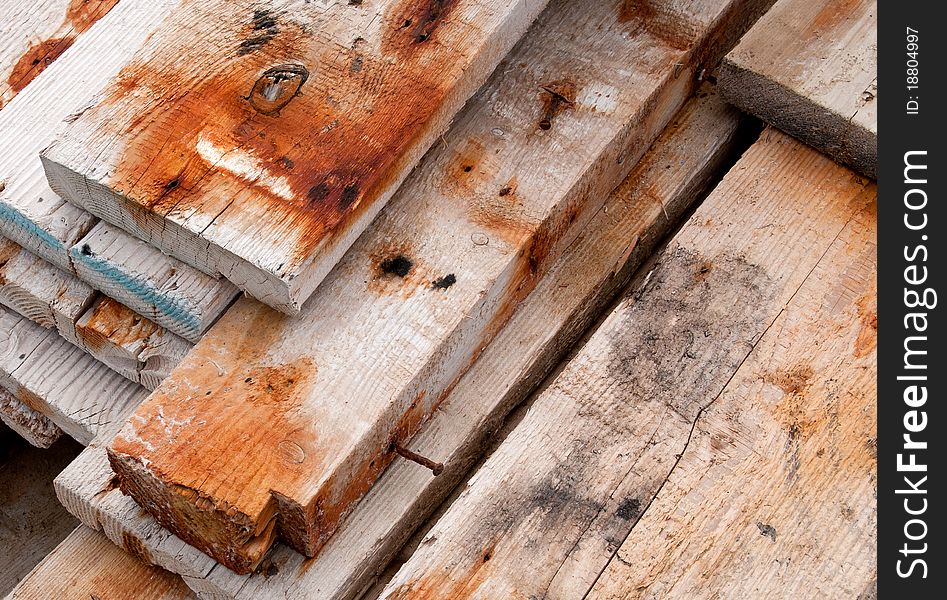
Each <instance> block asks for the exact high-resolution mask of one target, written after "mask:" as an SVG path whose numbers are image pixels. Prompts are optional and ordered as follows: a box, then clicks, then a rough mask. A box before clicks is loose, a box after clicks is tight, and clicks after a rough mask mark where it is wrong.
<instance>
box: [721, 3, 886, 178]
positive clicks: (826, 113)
mask: <svg viewBox="0 0 947 600" xmlns="http://www.w3.org/2000/svg"><path fill="white" fill-rule="evenodd" d="M877 26H878V9H877V6H876V2H875V0H815V1H813V0H780V1H779V2H777V3H776V5H775V6H774V7H773V9H772V10H771V11H770V12H769V13H767V14H766V16H764V17H763V18H762V19H760V21H759V23H757V24H756V25H755V26H754V27H753V29H751V30H750V31H749V33H747V35H746V36H745V37H744V38H743V39H742V40H741V41H740V44H739V45H738V46H737V47H736V48H735V49H734V50H733V52H731V53H730V54H729V55H728V56H727V57H726V59H725V60H724V64H723V67H722V68H721V73H720V90H721V93H722V94H723V95H724V96H725V97H726V98H727V100H729V101H730V102H733V103H734V104H736V105H737V106H739V107H740V108H742V109H743V110H745V111H747V112H750V113H752V114H754V115H756V116H758V117H759V118H761V119H763V120H764V121H767V122H769V123H771V124H773V125H775V126H776V127H779V128H780V129H782V130H783V131H786V132H787V133H789V134H790V135H793V136H796V137H797V138H799V139H800V140H802V141H804V142H806V143H807V144H809V145H810V146H812V147H814V148H816V149H818V150H821V151H823V152H825V153H826V154H828V155H829V156H831V157H832V158H834V159H835V160H837V161H839V162H840V163H842V164H846V165H849V166H851V167H853V168H854V169H856V170H858V171H860V172H861V173H863V174H865V175H868V176H869V177H872V178H874V177H876V171H877V162H878V123H877V121H878V115H877V112H878V100H877V96H878V65H877V53H878V32H877Z"/></svg>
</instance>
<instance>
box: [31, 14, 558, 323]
mask: <svg viewBox="0 0 947 600" xmlns="http://www.w3.org/2000/svg"><path fill="white" fill-rule="evenodd" d="M546 1H547V0H451V1H449V2H443V1H437V2H432V1H431V0H371V1H367V2H358V3H352V2H317V3H311V2H309V1H308V0H273V1H271V2H269V3H267V5H266V6H262V7H261V6H260V5H259V3H257V2H255V1H252V0H240V1H234V0H230V1H222V0H218V1H216V2H202V3H189V4H183V5H181V6H180V7H179V8H178V9H177V10H174V11H172V12H170V13H169V14H168V17H167V18H166V19H165V21H164V22H163V23H162V24H161V26H160V27H158V28H157V29H156V31H155V33H154V35H153V36H152V37H151V38H150V39H149V40H148V42H147V43H146V44H145V46H144V48H142V50H141V51H140V52H139V53H137V54H136V55H135V57H134V59H132V61H131V62H130V64H129V65H128V66H127V67H126V68H125V69H123V70H122V72H121V73H119V74H118V76H117V77H115V78H113V80H112V83H110V84H109V86H108V87H109V88H110V89H111V90H112V92H111V93H110V94H109V95H107V96H105V97H103V98H101V99H100V100H99V101H98V102H97V103H96V105H95V106H94V107H92V108H90V109H89V110H88V111H86V112H85V113H84V114H83V115H82V116H81V117H79V118H78V119H77V120H76V121H75V123H73V124H72V125H71V126H70V128H69V129H68V131H67V132H66V133H65V136H64V137H63V138H61V139H59V140H58V141H57V142H56V143H55V144H54V145H53V146H51V147H50V148H48V149H47V150H46V151H45V152H44V164H45V166H46V171H47V175H48V176H49V180H50V184H51V185H52V187H53V189H54V190H57V191H58V192H60V193H61V194H63V195H64V196H66V197H68V198H70V199H71V200H73V199H74V200H75V201H76V202H78V203H79V204H80V205H82V206H83V207H85V208H86V209H87V210H89V211H90V212H92V213H93V214H96V215H97V216H99V217H101V218H102V219H103V220H105V221H108V222H111V223H114V224H116V225H118V226H120V227H122V228H123V229H126V230H127V231H129V232H131V233H133V234H135V235H136V236H137V237H140V238H141V239H143V240H146V241H148V242H150V243H152V244H154V245H155V246H157V247H159V248H161V249H162V250H163V251H164V252H166V253H168V254H171V255H172V256H176V257H178V258H180V259H181V260H183V261H185V262H187V263H189V264H191V265H193V266H195V267H197V268H199V269H203V270H205V271H206V272H208V273H211V274H216V273H220V274H222V275H224V276H225V277H227V278H228V279H230V280H231V281H233V282H234V283H235V284H236V285H237V287H239V288H241V289H243V290H245V291H246V292H248V293H249V294H251V295H253V296H254V297H255V298H257V299H259V300H260V301H262V302H264V303H266V304H268V305H270V306H273V307H276V308H277V309H279V310H282V311H285V312H287V313H290V314H292V313H296V312H298V311H299V310H300V308H301V306H302V304H303V302H304V301H305V300H306V299H307V298H308V297H309V296H310V295H311V294H312V291H313V290H314V289H315V287H316V286H317V285H318V284H319V283H320V282H321V281H322V279H323V278H324V277H325V276H326V275H327V274H328V272H329V271H330V270H331V269H332V267H334V266H335V264H336V263H337V262H338V261H339V259H340V258H341V257H342V255H343V254H344V253H345V251H346V250H347V249H348V248H349V246H351V245H352V243H353V242H354V241H355V239H356V238H357V237H358V236H359V235H360V234H361V233H362V231H364V230H365V228H366V227H367V226H368V224H369V223H370V222H371V221H372V219H373V218H374V217H375V215H377V214H378V211H379V210H380V209H381V208H382V207H383V206H384V205H385V203H386V202H387V201H388V200H389V199H390V198H391V196H392V194H393V193H394V192H395V190H396V189H397V188H398V187H399V185H400V184H401V182H402V181H403V180H404V178H405V177H406V176H407V175H408V173H409V172H410V170H411V169H412V168H413V167H414V166H415V165H416V164H417V162H418V161H419V160H420V158H421V156H422V155H423V154H424V153H425V151H427V149H428V148H429V147H430V146H431V145H432V144H433V143H434V142H435V141H437V139H438V138H439V137H440V135H441V134H442V133H443V132H444V131H445V130H446V129H447V127H448V125H449V124H450V121H451V119H452V118H453V117H454V115H455V113H457V111H459V110H460V109H461V107H462V106H463V104H464V102H465V101H466V100H467V99H468V98H469V97H470V96H471V95H473V93H474V92H476V90H477V89H478V88H479V87H480V86H481V85H482V84H483V82H484V81H485V80H486V79H487V77H488V76H489V75H490V73H491V71H493V69H494V67H495V66H496V65H497V63H498V62H499V61H500V59H501V58H503V56H505V55H506V54H507V52H509V51H510V49H511V48H512V47H513V45H514V43H515V42H516V40H517V39H519V37H520V36H521V35H522V34H523V33H524V32H525V31H526V28H527V27H528V26H529V24H530V23H531V22H532V20H533V19H534V18H535V17H536V15H537V14H539V12H540V11H541V10H542V8H543V7H544V6H545V4H546ZM143 115H147V117H146V118H142V116H143Z"/></svg>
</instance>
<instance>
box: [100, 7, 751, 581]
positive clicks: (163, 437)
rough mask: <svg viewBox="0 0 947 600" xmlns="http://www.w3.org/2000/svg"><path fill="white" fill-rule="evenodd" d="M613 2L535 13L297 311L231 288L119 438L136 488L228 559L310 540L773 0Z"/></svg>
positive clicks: (116, 462)
mask: <svg viewBox="0 0 947 600" xmlns="http://www.w3.org/2000/svg"><path fill="white" fill-rule="evenodd" d="M764 4H765V3H764ZM622 6H623V5H620V4H617V3H616V4H611V3H608V4H602V3H598V2H591V1H590V2H588V3H585V2H583V3H580V4H579V3H571V4H569V3H558V2H557V4H556V6H555V9H554V10H551V11H547V12H546V13H544V15H543V16H541V17H540V19H539V20H538V21H537V26H536V27H534V29H533V31H532V32H531V34H530V35H529V36H527V37H526V38H525V39H524V41H523V42H522V43H521V44H520V45H519V46H518V48H517V50H516V51H515V52H514V53H513V54H512V55H511V57H510V58H509V59H508V60H506V61H504V62H503V64H502V65H501V67H500V68H499V69H498V71H497V73H496V74H495V77H494V78H493V79H492V80H491V82H490V83H489V84H488V85H487V86H485V87H484V89H483V90H482V91H481V93H480V94H479V95H478V96H477V98H476V99H475V100H474V101H472V102H471V103H470V105H469V106H468V108H467V110H465V111H464V113H463V114H462V115H461V116H460V117H459V118H458V119H457V121H456V125H455V127H454V128H453V129H452V131H451V132H450V133H448V134H447V135H446V136H445V137H444V141H443V143H442V144H439V145H438V146H437V147H436V148H435V149H434V150H433V151H432V153H430V154H429V155H428V157H427V158H426V160H425V163H424V165H422V166H421V168H420V169H419V170H417V171H416V172H415V174H414V175H413V176H412V177H411V179H410V180H409V181H408V182H407V184H406V185H405V186H404V187H402V189H401V190H400V191H399V193H398V194H397V196H396V198H395V200H394V201H393V203H392V204H390V205H389V207H388V209H386V210H385V211H384V212H383V214H382V215H381V216H380V218H379V219H377V220H376V222H375V223H374V225H373V227H372V229H371V230H370V231H369V232H368V233H367V235H366V236H363V238H362V239H360V240H359V242H358V243H357V244H356V246H355V247H354V248H353V250H352V252H350V253H348V254H347V256H346V257H345V258H344V259H343V261H342V262H341V263H340V264H339V266H338V268H337V269H335V270H334V271H333V274H332V275H331V276H330V278H329V279H328V280H327V281H326V282H325V284H324V285H322V286H320V288H319V290H318V291H317V293H316V296H315V297H314V298H313V300H314V302H311V303H309V304H308V305H307V306H308V307H309V308H307V309H306V310H305V311H304V313H303V314H302V315H301V316H300V317H299V318H296V319H292V318H290V317H287V316H285V315H280V314H279V313H276V312H275V311H273V310H271V309H269V308H267V307H266V306H264V305H261V304H259V303H257V302H255V301H253V300H251V299H240V300H238V302H237V303H236V304H235V305H234V306H233V307H232V308H231V309H230V310H229V311H228V312H227V313H226V314H225V315H224V316H223V317H222V318H221V320H220V321H218V323H217V324H216V325H215V326H214V327H213V328H212V329H211V330H210V331H209V332H208V334H207V335H206V336H205V337H204V338H203V339H202V340H201V342H199V343H198V344H197V346H195V348H194V350H192V352H191V353H190V354H189V356H188V358H187V359H186V360H185V361H184V362H183V363H182V364H181V365H180V366H179V367H178V368H177V369H176V370H175V371H174V372H173V373H172V375H171V376H170V377H169V378H168V379H166V380H165V381H164V382H163V383H162V385H161V386H160V387H159V388H158V390H157V391H156V392H155V393H154V394H153V395H152V396H151V398H149V400H148V402H146V403H145V404H144V405H143V406H142V407H140V408H139V409H138V411H136V413H135V415H134V416H133V417H132V419H131V420H130V422H129V423H128V424H127V426H126V427H125V428H124V429H123V431H122V433H121V434H120V435H118V436H117V437H116V439H115V440H114V441H113V443H112V446H111V455H110V458H111V460H112V463H113V467H115V469H116V471H117V473H118V474H119V475H120V477H121V479H122V484H123V489H124V490H126V491H128V492H129V493H130V494H132V495H133V496H134V497H136V498H137V499H138V500H139V501H140V502H142V503H143V504H144V505H146V506H148V507H149V509H150V511H151V512H152V513H153V514H155V515H156V517H157V518H158V519H159V521H161V522H162V524H164V525H165V526H167V527H168V528H169V529H171V530H172V531H173V532H174V533H175V534H177V535H179V536H180V537H182V539H185V540H186V541H188V542H189V543H192V544H194V545H196V546H198V547H199V548H201V549H202V550H205V551H207V552H208V553H210V554H211V555H212V556H214V558H216V559H218V560H219V561H221V562H222V563H224V564H226V565H228V566H229V567H232V568H234V570H236V571H242V572H246V571H248V570H250V569H251V568H252V567H253V566H255V565H256V564H257V563H258V561H259V560H260V558H261V556H262V554H263V552H264V551H265V550H266V549H267V548H268V547H269V546H270V545H271V543H272V541H273V540H274V538H275V537H276V536H277V534H279V535H280V537H281V538H282V539H284V540H285V541H286V542H287V543H288V544H289V545H291V546H292V547H294V548H295V549H297V550H299V551H301V552H302V553H304V554H307V555H313V554H314V553H315V552H317V551H318V549H319V548H320V547H321V546H322V545H323V544H324V543H325V541H326V540H327V539H328V537H329V536H330V535H331V534H332V533H333V532H334V531H335V529H336V528H337V527H338V524H339V522H341V520H342V518H343V517H344V516H345V515H346V514H347V513H348V512H349V511H350V510H351V508H352V506H353V505H354V503H355V502H356V501H357V500H358V499H359V498H360V497H361V496H362V495H363V494H364V493H365V492H366V491H367V490H368V489H369V488H370V487H371V485H372V483H373V482H374V481H375V479H376V478H377V477H378V475H379V474H380V472H381V471H382V470H383V469H384V468H385V467H386V466H387V465H388V463H389V462H390V461H391V460H392V459H393V458H394V456H395V452H394V446H395V445H396V444H399V443H403V442H404V441H405V440H407V439H409V438H410V437H411V436H412V435H414V433H415V432H416V431H417V430H418V429H419V428H420V426H421V424H422V423H423V422H424V421H425V420H426V419H427V418H428V417H429V416H430V414H431V413H432V411H433V410H434V409H435V407H436V406H437V404H438V403H439V402H440V400H442V399H443V398H444V397H445V395H446V392H447V391H449V389H450V388H451V387H452V385H453V384H454V383H455V382H456V381H457V379H458V378H459V377H460V375H462V374H463V372H464V371H465V370H466V369H467V368H469V366H470V364H472V363H473V362H474V361H475V360H476V358H477V357H478V355H479V353H480V352H481V350H482V349H483V348H484V347H485V346H486V345H487V343H488V342H489V341H490V340H491V339H492V338H493V336H494V335H495V334H496V333H497V331H499V330H500V329H501V328H502V326H503V325H504V324H505V323H506V321H507V320H508V319H509V317H510V315H511V314H512V312H513V310H514V309H515V307H516V305H517V304H518V303H519V302H520V301H521V300H522V299H523V298H524V297H525V296H526V295H527V294H528V293H529V291H531V290H532V288H533V287H534V286H535V284H536V283H537V281H539V279H540V278H541V276H542V275H543V274H544V273H545V272H546V271H547V270H548V268H549V266H550V265H551V263H552V261H554V260H555V259H556V258H557V257H558V256H559V255H560V254H561V252H562V250H563V249H564V248H565V247H567V246H568V244H569V243H571V241H573V240H574V238H575V236H576V235H577V234H578V232H579V231H581V227H582V226H584V225H585V224H586V223H587V222H588V220H589V219H590V218H591V216H592V215H594V214H595V212H597V210H598V209H599V208H600V207H601V205H602V203H603V202H604V201H605V199H606V197H607V194H608V192H609V191H610V190H612V189H613V188H614V187H615V186H616V185H617V184H618V183H620V181H621V180H622V179H623V178H624V176H625V175H626V174H627V173H628V171H629V170H630V169H631V167H632V166H633V165H634V163H636V162H637V160H638V159H639V158H640V156H641V155H642V154H643V153H644V152H645V150H646V149H647V146H648V145H649V143H650V142H651V141H652V140H653V139H654V138H655V137H656V136H657V134H658V133H660V131H661V129H663V127H664V125H665V124H666V123H667V122H668V121H669V120H670V118H671V117H672V116H673V114H674V113H675V112H676V111H677V109H678V108H679V107H680V106H682V105H683V103H684V101H685V99H686V98H687V97H688V95H689V93H690V91H691V90H692V89H693V87H694V85H695V79H696V78H695V77H694V73H695V72H696V71H697V70H699V69H700V68H701V63H702V61H703V60H705V59H707V58H708V57H711V56H713V54H714V53H715V52H716V53H718V54H719V52H721V51H722V49H723V48H724V47H726V44H727V41H729V40H732V38H733V36H735V35H738V33H739V31H740V27H741V26H743V25H744V22H745V21H747V20H748V19H749V17H748V14H752V13H753V11H754V10H757V9H758V8H759V6H760V4H758V3H755V2H748V3H747V2H727V3H724V4H721V3H719V2H707V3H688V4H687V5H685V6H679V5H678V4H677V3H674V2H668V3H667V4H662V5H661V10H662V11H663V12H662V14H664V15H665V19H666V20H667V21H668V23H669V26H668V27H667V28H662V29H660V30H659V31H658V33H660V35H658V34H657V33H655V31H652V29H649V28H648V27H645V26H644V25H643V23H650V21H648V20H647V19H645V18H644V17H643V16H642V15H640V14H637V13H634V14H631V15H627V14H626V13H625V11H623V10H620V9H621V7H622ZM750 22H752V21H750ZM580 31H581V32H588V35H578V34H577V32H580ZM551 49H554V50H551ZM590 56H595V57H596V59H595V60H594V61H591V60H590V59H589V57H590ZM628 56H636V57H638V60H636V61H634V62H633V63H629V62H628V60H627V57H628ZM498 132H499V133H498ZM276 398H279V399H280V400H279V402H271V401H270V400H275V399H276ZM159 413H160V414H162V415H164V418H166V423H167V424H168V427H167V428H165V427H164V426H161V425H159V421H158V420H157V418H156V415H157V414H159ZM261 423H266V424H267V426H266V427H261V426H260V424H261ZM238 439H239V440H241V441H240V443H239V444H238V443H231V441H232V440H238ZM144 465H149V466H148V467H145V466H144ZM251 465H252V466H251ZM159 474H160V475H159ZM277 514H279V515H280V517H279V521H280V522H281V523H282V525H281V526H280V527H279V528H277V527H276V524H277V519H276V515H277Z"/></svg>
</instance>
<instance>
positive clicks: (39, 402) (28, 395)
mask: <svg viewBox="0 0 947 600" xmlns="http://www.w3.org/2000/svg"><path fill="white" fill-rule="evenodd" d="M13 395H14V396H16V399H17V400H19V401H20V402H22V403H23V404H25V405H26V406H27V408H30V409H32V410H34V411H36V412H38V413H43V412H44V411H43V409H44V407H45V406H46V403H45V402H44V401H43V399H42V398H40V397H39V396H37V395H36V394H34V393H33V392H31V391H30V390H28V389H26V388H25V387H23V386H22V385H19V384H18V385H17V386H16V392H15V393H14V394H13Z"/></svg>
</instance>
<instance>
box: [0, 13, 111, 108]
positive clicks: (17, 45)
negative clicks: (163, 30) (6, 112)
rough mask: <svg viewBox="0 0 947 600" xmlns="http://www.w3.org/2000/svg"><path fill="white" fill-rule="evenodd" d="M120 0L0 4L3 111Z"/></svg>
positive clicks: (0, 105)
mask: <svg viewBox="0 0 947 600" xmlns="http://www.w3.org/2000/svg"><path fill="white" fill-rule="evenodd" d="M117 2H118V0H36V1H34V2H20V1H19V0H2V1H0V14H3V22H2V23H0V108H3V106H4V105H5V104H7V103H8V102H9V101H10V100H12V99H13V97H14V96H16V95H17V93H19V91H20V90H22V89H23V88H24V87H26V86H27V84H29V82H30V81H32V80H33V79H34V78H36V76H37V75H39V74H40V73H42V72H43V69H45V68H46V67H47V66H49V65H50V63H52V62H53V61H55V60H56V59H57V58H58V57H59V55H60V54H62V53H63V52H65V51H66V50H67V49H68V48H69V46H71V45H72V44H73V42H75V40H76V37H77V36H78V35H80V34H81V33H83V32H84V31H85V30H87V29H88V28H89V27H91V26H92V25H93V24H94V23H95V22H96V21H98V20H99V19H100V18H102V16H104V15H105V14H106V13H108V11H109V10H111V9H112V7H113V6H115V4H116V3H117Z"/></svg>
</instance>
